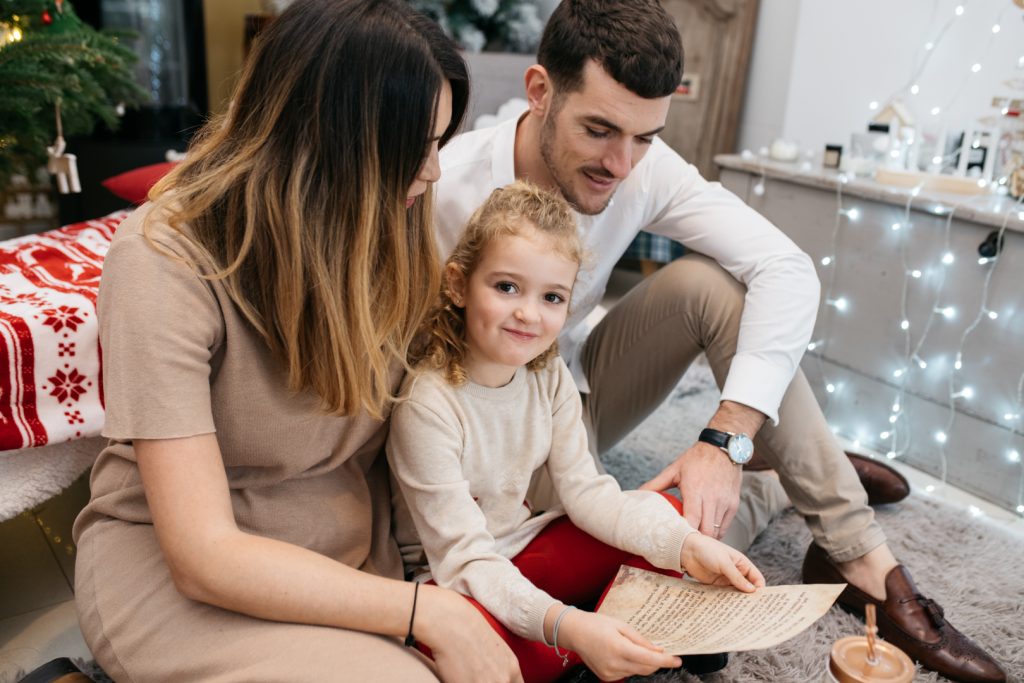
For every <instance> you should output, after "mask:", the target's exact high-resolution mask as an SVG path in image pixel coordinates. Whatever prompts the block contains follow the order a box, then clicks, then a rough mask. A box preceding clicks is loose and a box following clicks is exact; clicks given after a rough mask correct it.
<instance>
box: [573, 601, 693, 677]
mask: <svg viewBox="0 0 1024 683" xmlns="http://www.w3.org/2000/svg"><path fill="white" fill-rule="evenodd" d="M553 609H554V608H553ZM558 609H559V611H561V609H564V608H562V607H561V606H559V607H558ZM558 649H559V650H563V649H569V650H573V651H574V652H576V654H578V655H579V656H580V658H581V659H583V662H584V663H585V664H586V665H587V667H588V668H589V669H590V670H591V671H593V672H594V674H595V675H596V676H597V677H598V678H600V679H601V680H602V681H613V680H618V679H620V678H627V677H629V676H633V675H648V674H652V673H654V672H655V671H657V670H658V669H662V668H677V667H680V666H682V664H683V662H682V660H681V659H679V657H675V656H673V655H669V654H665V651H664V650H663V649H662V648H660V647H656V646H655V645H653V644H652V643H651V642H650V641H648V640H647V639H646V638H644V637H643V636H642V635H640V634H639V633H637V631H636V629H634V628H633V627H632V626H630V625H629V624H627V623H626V622H624V621H620V620H618V619H614V618H612V617H607V616H605V615H603V614H595V613H594V612H584V611H582V610H578V609H574V610H570V611H569V613H568V614H566V615H565V616H564V617H563V618H562V623H561V624H560V625H559V627H558Z"/></svg>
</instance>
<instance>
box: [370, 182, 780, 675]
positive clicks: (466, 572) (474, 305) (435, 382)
mask: <svg viewBox="0 0 1024 683" xmlns="http://www.w3.org/2000/svg"><path fill="white" fill-rule="evenodd" d="M581 251H582V248H581V246H580V240H579V237H578V235H577V232H576V226H575V222H574V220H573V216H572V212H571V210H570V209H569V206H568V205H567V204H566V203H565V201H564V200H562V199H561V198H558V197H555V196H554V195H551V194H548V193H546V192H543V191H541V190H539V189H537V188H534V187H532V186H529V185H527V184H525V183H521V182H520V183H515V184H513V185H509V186H508V187H505V188H503V189H499V190H495V192H494V193H493V194H492V195H491V196H490V198H489V199H488V200H487V201H486V202H485V203H484V205H483V206H481V207H480V209H479V210H477V212H476V213H475V214H474V215H473V217H472V218H471V219H470V222H469V225H468V227H467V229H466V232H465V234H464V235H463V237H462V239H461V241H460V242H459V244H458V246H456V248H455V251H454V253H453V254H452V256H451V258H450V259H449V261H448V263H447V265H446V267H445V273H444V280H445V281H444V285H443V287H442V290H443V291H442V295H441V305H440V307H439V309H438V310H437V311H436V313H435V314H434V316H433V317H432V318H431V319H430V320H429V322H428V331H429V340H428V341H427V342H426V348H425V350H424V351H423V352H422V355H421V357H420V359H419V370H420V371H419V372H417V373H416V374H413V375H410V376H409V377H408V378H407V379H406V386H405V391H406V393H407V400H405V401H404V402H402V403H400V404H399V405H398V406H397V407H396V408H395V411H394V414H393V416H392V424H391V432H390V436H389V442H388V447H387V449H388V459H389V462H390V464H391V467H392V470H393V473H394V476H395V478H396V479H397V481H398V484H399V487H400V490H401V493H402V494H403V496H404V501H403V500H402V499H401V498H400V497H398V496H397V495H396V498H395V500H396V525H397V528H396V538H397V539H398V542H399V544H400V545H401V546H402V552H403V559H404V560H405V563H406V568H407V570H408V571H411V572H412V573H414V574H417V579H419V580H425V579H427V578H432V579H433V580H434V581H436V582H437V584H439V585H441V586H444V587H448V588H453V589H455V590H457V591H459V592H460V593H463V594H464V595H466V596H468V597H469V598H470V599H471V600H474V601H476V604H478V606H480V608H481V611H483V612H484V613H485V616H490V617H492V618H491V624H492V626H493V627H494V628H495V630H496V631H498V633H499V634H500V635H501V636H502V637H503V638H504V639H505V641H506V642H508V644H509V645H510V647H511V648H512V650H513V652H515V654H516V656H517V657H518V658H519V663H520V667H521V670H522V674H523V677H524V679H525V680H526V681H543V680H554V679H555V678H557V677H559V676H561V675H563V674H564V673H565V669H564V668H563V667H564V666H565V665H566V664H567V663H568V662H569V660H570V658H571V659H572V660H573V661H574V662H578V661H579V658H581V659H582V661H583V662H585V663H586V664H587V666H588V667H590V669H591V670H593V671H594V673H596V674H597V675H598V676H600V677H601V678H602V679H611V678H622V677H625V676H628V675H633V674H649V673H651V672H653V671H655V670H657V669H658V668H662V667H678V666H680V665H681V661H680V659H679V658H678V657H674V656H671V655H668V654H666V653H664V652H663V651H661V650H660V649H658V648H656V647H654V646H653V645H652V644H651V643H650V642H648V641H647V640H646V639H644V638H643V637H642V636H640V635H639V634H638V633H637V632H636V631H634V630H633V629H632V628H631V627H629V626H628V625H627V624H625V623H623V622H621V621H618V620H616V619H612V618H609V617H606V616H603V615H599V614H596V613H593V612H589V611H584V610H582V609H575V608H574V607H573V605H583V606H587V605H589V606H593V605H594V604H595V602H596V601H597V600H598V598H599V597H600V596H601V594H602V591H603V590H604V589H605V588H606V586H607V585H608V583H609V582H610V581H611V580H612V579H613V578H614V576H615V574H616V572H617V571H618V568H619V566H620V564H622V563H624V562H625V563H628V564H632V565H633V566H642V567H646V568H648V569H653V568H655V567H656V568H660V569H661V570H665V571H664V572H663V573H671V572H680V571H686V572H688V573H689V574H690V575H692V576H693V577H695V578H697V579H698V580H700V581H703V582H705V583H714V584H718V585H729V584H731V585H733V586H735V587H737V588H739V589H740V590H743V591H747V592H750V591H753V590H755V588H756V587H758V586H763V585H764V578H763V577H762V576H761V573H760V572H759V571H758V570H757V569H756V568H755V567H754V566H753V564H751V562H750V561H749V560H748V559H747V558H746V557H744V556H743V555H742V554H740V553H739V552H737V551H735V550H733V549H732V548H729V547H728V546H726V545H724V544H722V543H720V542H718V541H716V540H714V539H712V538H710V537H707V536H703V535H701V534H700V533H698V532H696V531H695V530H694V529H693V528H692V527H690V526H689V524H688V523H687V522H686V520H685V519H684V518H683V517H682V516H681V514H680V512H681V506H680V504H679V502H678V501H676V500H675V499H672V498H670V497H668V496H663V495H660V494H657V493H652V492H648V491H626V492H624V491H622V490H621V489H620V488H619V486H618V484H617V483H616V481H615V480H614V479H613V478H612V477H611V476H608V475H601V474H599V473H598V472H597V469H596V467H595V465H594V460H593V458H592V457H591V455H590V453H589V452H588V449H587V435H586V430H585V427H584V425H583V422H582V420H581V403H580V397H579V393H578V391H577V389H576V386H575V384H574V383H573V380H572V377H571V375H570V373H569V370H568V368H567V367H566V365H565V363H564V362H563V361H562V360H561V359H560V357H559V356H558V353H557V348H556V338H557V337H558V334H559V332H560V331H561V329H562V325H563V324H564V323H565V319H566V313H567V310H568V307H569V301H570V298H571V294H572V288H573V283H574V281H575V279H576V274H577V271H578V270H579V267H580V264H581V262H582V258H583V255H582V253H581ZM544 468H546V469H547V470H548V473H549V474H550V476H551V479H552V480H553V482H554V486H555V489H556V492H557V494H558V498H559V500H560V501H561V506H560V507H556V508H554V509H550V510H535V509H533V507H532V506H531V501H530V499H529V496H528V493H527V492H528V489H529V487H530V482H531V478H532V477H533V476H534V474H536V473H537V472H538V471H540V470H542V469H544ZM566 514H567V515H568V519H566V518H565V517H564V515H566ZM645 560H646V561H645ZM648 563H649V564H648ZM427 565H429V572H428V567H427ZM651 565H653V567H652V566H651ZM565 651H572V652H574V653H576V654H574V655H570V656H568V657H567V656H566V655H564V654H563V653H564V652H565ZM576 655H578V657H579V658H576Z"/></svg>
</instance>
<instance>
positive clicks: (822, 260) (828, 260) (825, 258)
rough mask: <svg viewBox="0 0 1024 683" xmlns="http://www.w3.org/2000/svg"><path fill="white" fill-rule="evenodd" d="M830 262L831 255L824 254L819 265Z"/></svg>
mask: <svg viewBox="0 0 1024 683" xmlns="http://www.w3.org/2000/svg"><path fill="white" fill-rule="evenodd" d="M830 263H832V257H831V256H825V257H824V258H822V259H821V265H823V266H827V265H829V264H830Z"/></svg>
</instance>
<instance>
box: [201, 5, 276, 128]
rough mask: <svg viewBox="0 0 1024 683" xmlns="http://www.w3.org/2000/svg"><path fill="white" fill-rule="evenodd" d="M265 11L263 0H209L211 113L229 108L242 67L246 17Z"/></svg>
mask: <svg viewBox="0 0 1024 683" xmlns="http://www.w3.org/2000/svg"><path fill="white" fill-rule="evenodd" d="M261 9H262V3H261V2H260V0H205V2H204V3H203V19H204V21H205V24H206V76H207V89H208V95H209V98H210V111H211V112H214V113H219V112H222V111H224V109H225V108H226V107H227V103H228V98H229V97H230V96H231V89H232V88H233V87H234V85H235V81H236V79H237V77H238V71H239V69H240V68H241V67H242V56H243V42H244V40H245V15H246V14H247V13H257V12H260V11H261Z"/></svg>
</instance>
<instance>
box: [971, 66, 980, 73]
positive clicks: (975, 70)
mask: <svg viewBox="0 0 1024 683" xmlns="http://www.w3.org/2000/svg"><path fill="white" fill-rule="evenodd" d="M979 71H981V64H974V65H972V66H971V73H973V74H976V73H978V72H979Z"/></svg>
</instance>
